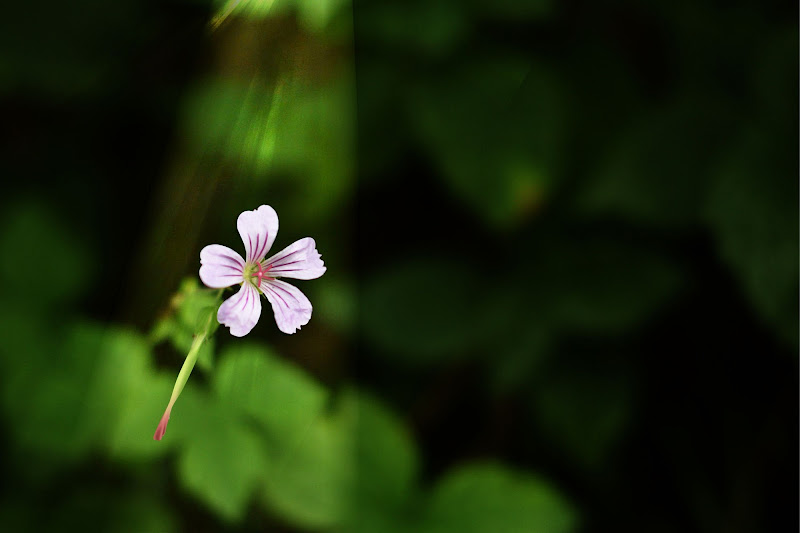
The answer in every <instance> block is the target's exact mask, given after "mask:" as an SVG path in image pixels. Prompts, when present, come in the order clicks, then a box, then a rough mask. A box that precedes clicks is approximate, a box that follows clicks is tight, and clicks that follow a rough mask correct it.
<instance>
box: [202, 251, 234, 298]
mask: <svg viewBox="0 0 800 533" xmlns="http://www.w3.org/2000/svg"><path fill="white" fill-rule="evenodd" d="M200 265H202V266H201V267H200V279H201V280H203V283H205V284H206V286H207V287H211V288H212V289H222V288H224V287H230V286H231V285H236V284H237V283H241V282H242V279H243V277H242V272H244V259H242V256H241V255H239V254H238V253H236V252H234V251H233V250H231V249H230V248H228V247H227V246H222V245H221V244H210V245H208V246H206V247H205V248H203V249H202V250H200Z"/></svg>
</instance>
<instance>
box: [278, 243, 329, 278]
mask: <svg viewBox="0 0 800 533" xmlns="http://www.w3.org/2000/svg"><path fill="white" fill-rule="evenodd" d="M315 246H316V244H315V243H314V239H312V238H311V237H306V238H305V239H300V240H299V241H297V242H295V243H294V244H290V245H289V246H287V247H286V248H284V249H283V250H281V251H280V252H278V253H277V254H275V255H273V256H272V257H270V258H269V259H267V260H266V261H264V264H265V265H266V266H267V267H268V268H269V275H270V276H277V277H280V278H294V279H314V278H318V277H320V276H321V275H323V274H324V273H325V270H326V268H325V265H324V264H323V262H322V257H321V256H320V255H319V252H318V251H317V249H316V248H315Z"/></svg>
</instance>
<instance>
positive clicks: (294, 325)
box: [261, 279, 311, 334]
mask: <svg viewBox="0 0 800 533" xmlns="http://www.w3.org/2000/svg"><path fill="white" fill-rule="evenodd" d="M261 291H262V292H263V293H264V296H266V297H267V300H269V303H271V304H272V311H273V312H274V313H275V322H277V323H278V329H279V330H281V331H282V332H284V333H289V334H291V333H294V332H295V331H297V330H298V329H300V327H301V326H305V325H306V324H308V321H309V320H311V302H309V301H308V298H306V295H305V294H303V293H302V292H300V289H298V288H297V287H295V286H294V285H289V284H288V283H286V282H284V281H279V280H276V279H270V280H266V279H265V280H263V281H262V282H261Z"/></svg>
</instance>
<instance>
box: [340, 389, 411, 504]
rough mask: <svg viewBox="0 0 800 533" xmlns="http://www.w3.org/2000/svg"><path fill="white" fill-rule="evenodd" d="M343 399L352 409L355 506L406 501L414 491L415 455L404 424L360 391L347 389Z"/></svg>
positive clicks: (402, 502)
mask: <svg viewBox="0 0 800 533" xmlns="http://www.w3.org/2000/svg"><path fill="white" fill-rule="evenodd" d="M344 401H345V402H354V403H355V409H356V426H355V459H356V465H355V467H356V471H357V479H356V490H357V501H358V508H357V509H356V510H355V512H356V513H358V512H360V509H361V508H364V507H374V506H381V505H383V506H387V505H388V506H390V507H394V508H397V507H399V506H401V505H402V504H404V503H407V502H408V500H409V497H410V496H411V495H412V493H413V492H414V491H415V485H416V477H417V469H418V461H419V460H418V458H417V450H416V447H415V443H414V441H413V440H412V438H411V436H410V435H409V433H408V429H407V428H406V427H405V425H404V424H403V423H402V422H401V421H400V420H399V419H398V418H397V417H396V416H395V415H394V413H392V412H391V411H389V410H388V409H387V408H386V407H385V406H383V405H381V404H380V403H379V402H378V401H377V400H376V399H374V398H372V397H370V396H368V395H367V394H365V393H363V392H357V391H350V392H349V396H348V398H347V399H345V400H344Z"/></svg>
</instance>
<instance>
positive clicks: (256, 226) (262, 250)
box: [236, 205, 278, 263]
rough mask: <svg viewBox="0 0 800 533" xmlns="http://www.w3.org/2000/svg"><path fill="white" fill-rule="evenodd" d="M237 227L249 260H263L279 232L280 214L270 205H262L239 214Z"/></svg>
mask: <svg viewBox="0 0 800 533" xmlns="http://www.w3.org/2000/svg"><path fill="white" fill-rule="evenodd" d="M236 228H237V229H238V230H239V235H240V236H241V237H242V242H244V248H245V250H246V251H247V256H246V257H247V262H248V263H249V262H252V261H261V260H262V259H263V258H264V256H265V255H267V252H269V249H270V248H272V243H273V242H275V236H276V235H277V234H278V214H277V213H276V212H275V210H274V209H272V208H271V207H270V206H268V205H262V206H261V207H259V208H258V209H255V210H253V211H245V212H244V213H242V214H241V215H239V218H238V219H237V220H236Z"/></svg>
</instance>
